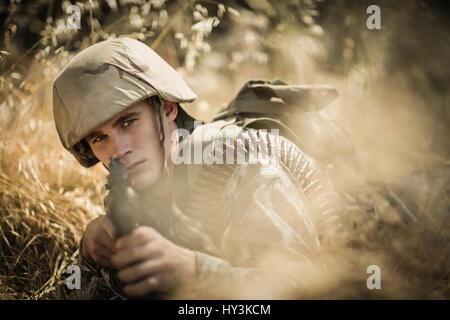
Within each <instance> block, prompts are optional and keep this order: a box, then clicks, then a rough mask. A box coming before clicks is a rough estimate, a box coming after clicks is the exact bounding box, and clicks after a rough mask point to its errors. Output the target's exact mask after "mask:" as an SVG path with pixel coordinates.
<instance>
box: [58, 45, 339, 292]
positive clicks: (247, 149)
mask: <svg viewBox="0 0 450 320" xmlns="http://www.w3.org/2000/svg"><path fill="white" fill-rule="evenodd" d="M282 86H284V87H282V88H281V89H280V88H278V89H280V90H278V91H277V93H279V94H280V95H281V98H280V99H282V100H283V99H284V100H285V102H287V104H295V103H298V102H299V101H303V102H305V101H304V98H305V94H306V93H308V92H310V91H311V88H306V87H291V89H290V90H289V86H285V85H282ZM267 88H269V89H270V90H273V87H271V84H268V85H267V84H266V89H267ZM321 89H323V90H325V92H326V93H327V94H328V93H330V92H331V91H332V90H331V89H330V88H321ZM258 90H259V91H258ZM323 90H322V91H321V92H323ZM333 90H334V89H333ZM256 91H258V92H261V90H260V89H257V90H256ZM262 92H263V93H264V90H262ZM241 93H243V92H241ZM152 96H158V97H160V98H161V99H164V100H167V101H172V102H177V103H182V102H190V101H192V100H193V99H194V98H195V95H194V94H193V93H192V91H191V90H190V89H189V88H188V87H187V85H186V84H185V83H184V82H183V81H182V79H181V78H180V77H179V76H178V75H177V74H176V72H175V71H174V70H173V69H172V68H171V67H170V66H168V65H167V64H166V63H165V62H164V61H163V60H162V59H161V58H160V57H159V56H157V55H156V53H154V52H153V51H152V50H151V49H149V48H148V47H147V46H145V45H144V44H142V43H140V42H139V41H136V40H132V39H128V38H121V39H114V40H108V41H104V42H102V43H99V44H97V45H94V46H93V47H90V48H88V49H86V50H84V51H83V52H81V53H80V54H78V55H77V56H76V57H75V58H74V59H73V60H72V61H71V62H70V63H69V64H68V66H66V68H65V69H64V70H63V71H62V72H61V73H60V75H59V76H58V78H57V79H56V80H55V83H54V115H55V122H56V127H57V130H58V134H59V136H60V138H61V141H62V143H63V145H64V147H66V148H67V149H68V150H69V151H71V152H72V153H73V154H74V155H75V157H76V158H77V159H78V160H79V162H80V163H81V164H82V165H84V166H86V167H89V166H92V165H93V164H95V163H96V162H98V160H97V159H96V158H95V156H94V155H93V154H92V151H91V150H90V148H89V146H88V145H87V143H86V142H85V141H84V140H83V138H84V137H85V136H86V135H87V134H89V133H90V132H91V131H92V130H93V129H94V128H95V127H97V126H98V125H100V124H102V123H104V122H106V121H107V120H109V119H110V118H112V117H113V116H114V115H116V114H118V113H119V112H121V111H123V110H124V109H125V108H127V107H129V106H130V105H132V104H133V103H135V102H138V101H140V100H142V99H145V98H149V97H152ZM263 96H264V99H266V100H267V98H268V96H267V95H264V94H263ZM242 97H243V98H246V97H248V96H247V95H245V94H241V95H238V96H237V98H236V100H234V102H236V101H240V102H242V99H241V98H242ZM321 97H322V98H323V95H321ZM269 98H270V97H269ZM326 98H327V99H326V100H329V99H328V97H326ZM302 99H303V100H302ZM244 102H245V99H244ZM247 102H248V101H247ZM259 102H260V101H258V102H257V105H258V104H259ZM244 105H251V104H246V103H244ZM231 106H236V103H232V104H231ZM267 106H269V104H266V107H267ZM159 111H160V112H161V108H160V109H159ZM177 124H178V127H180V128H183V129H186V130H188V131H189V132H190V133H191V135H190V137H189V139H186V140H185V141H183V142H182V144H187V145H188V146H187V147H188V148H190V149H192V150H194V149H196V148H197V147H199V145H198V144H201V146H200V148H201V150H204V147H205V145H206V144H208V143H212V142H215V141H216V140H217V139H218V138H219V137H220V138H223V139H222V140H221V141H226V143H225V144H224V148H225V149H230V150H232V153H233V154H234V153H237V152H238V151H242V150H244V156H245V157H247V158H248V157H249V156H251V154H252V152H254V151H255V150H253V149H252V148H254V147H255V146H256V148H266V149H267V150H266V153H265V155H266V156H267V157H269V158H270V157H274V156H275V157H276V159H277V161H275V162H267V161H265V160H267V159H259V161H256V163H251V164H250V163H248V161H246V162H244V163H237V162H236V161H234V160H233V161H232V162H231V163H226V162H227V161H226V159H225V152H223V151H224V150H225V149H220V148H219V149H217V148H216V149H213V151H211V152H210V153H209V154H207V157H212V158H214V159H216V160H217V159H223V161H222V162H224V164H217V163H216V164H181V165H176V166H175V186H176V187H175V190H174V202H173V203H172V204H170V206H168V207H167V211H166V213H165V214H166V217H167V219H172V218H173V220H171V221H172V222H171V223H170V224H169V226H168V227H167V228H166V230H161V229H164V228H160V229H158V228H157V227H155V226H154V225H152V223H151V222H150V221H154V220H152V214H153V212H152V211H151V210H149V212H148V216H149V220H148V223H146V222H145V221H143V223H142V224H148V225H152V226H153V227H155V228H156V229H157V230H158V231H159V232H160V233H161V234H162V235H164V236H165V237H167V238H168V239H170V240H172V241H173V242H175V243H181V244H182V245H183V246H185V247H188V248H190V249H192V250H193V251H194V252H195V254H196V270H197V279H198V280H199V281H198V282H199V283H202V282H203V280H205V281H204V282H205V283H207V282H208V280H211V279H213V280H217V281H221V280H224V279H225V281H230V282H231V283H238V282H239V281H241V280H243V279H252V280H255V279H256V280H257V281H265V280H267V279H268V278H270V277H275V278H277V279H278V280H280V279H281V278H283V277H284V276H285V275H283V273H282V272H278V273H277V272H276V270H277V268H275V267H274V268H272V271H273V272H270V271H269V270H268V269H267V268H266V269H264V268H261V266H262V265H263V264H264V263H265V261H264V259H265V258H266V257H267V256H268V255H270V254H278V255H286V256H289V257H293V258H294V259H297V260H298V261H299V262H300V261H301V263H308V262H310V261H311V260H312V259H314V258H315V257H316V256H317V253H318V252H319V251H320V238H321V237H323V236H324V235H325V231H324V230H326V227H325V226H326V225H330V224H331V225H338V222H337V220H336V219H337V218H338V216H337V212H336V208H335V203H334V201H333V196H332V189H331V187H330V184H329V182H328V181H327V179H326V178H325V177H324V176H323V174H322V173H321V170H320V168H319V166H318V165H317V163H316V162H315V161H314V160H313V159H312V158H311V157H309V156H308V155H307V154H305V153H304V152H303V151H302V150H301V149H300V148H299V147H298V146H297V145H296V144H295V143H294V142H293V141H295V139H296V138H295V135H293V133H292V131H290V130H289V128H287V127H286V126H284V125H282V124H281V122H279V121H277V120H276V119H274V118H271V117H261V116H255V115H252V114H251V113H248V112H247V113H240V114H239V113H235V112H231V111H230V109H229V110H228V111H227V112H225V113H222V114H221V115H220V116H219V117H218V118H217V119H216V120H215V121H213V122H212V123H209V124H205V125H203V126H200V127H197V128H194V125H193V124H194V118H192V117H191V116H190V115H189V114H188V113H187V112H186V111H185V110H183V108H180V113H179V116H178V117H177ZM194 129H195V130H194ZM257 129H279V130H280V134H279V135H274V134H272V133H271V132H264V131H259V130H257ZM208 132H214V133H215V134H213V135H211V134H208ZM202 133H203V134H202ZM204 133H206V134H204ZM205 136H206V137H207V138H205ZM252 141H258V143H257V144H254V143H252ZM146 199H149V197H147V196H145V195H143V196H142V201H143V202H144V203H145V201H146ZM143 207H148V206H145V204H144V206H143ZM195 233H201V234H204V235H205V236H206V237H207V238H208V240H205V241H206V242H207V241H210V242H211V244H212V245H210V246H205V245H204V244H205V241H203V238H202V239H200V240H199V241H194V240H193V241H192V243H189V239H194V237H192V238H189V234H195ZM184 235H186V238H184V239H183V236H184ZM200 238H201V237H200ZM186 239H187V240H186ZM81 251H82V250H80V253H81ZM80 258H81V260H82V264H83V265H84V266H85V267H87V269H85V270H86V271H87V270H90V271H91V272H89V271H87V274H89V275H90V276H92V275H94V276H96V277H104V278H105V279H106V280H107V281H106V282H108V281H109V280H113V277H111V273H109V271H110V270H106V272H105V269H104V268H103V271H102V268H99V266H97V265H95V263H94V262H93V261H91V260H89V259H85V258H84V257H82V255H81V254H80ZM297 260H296V261H297ZM275 275H276V276H275ZM285 280H286V281H281V282H280V285H281V286H282V287H285V286H286V285H288V284H289V285H292V286H296V285H297V283H296V282H295V281H294V280H293V278H292V277H289V276H287V277H286V279H285ZM111 282H112V285H111V288H112V289H114V288H115V286H114V282H113V281H111ZM94 289H95V288H94ZM198 293H201V292H198Z"/></svg>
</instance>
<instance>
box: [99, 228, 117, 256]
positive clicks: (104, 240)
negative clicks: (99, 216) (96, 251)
mask: <svg viewBox="0 0 450 320" xmlns="http://www.w3.org/2000/svg"><path fill="white" fill-rule="evenodd" d="M98 242H99V244H101V245H103V246H105V247H107V248H109V250H111V251H112V252H114V253H116V252H117V250H116V243H115V241H114V240H113V239H112V238H111V237H110V236H109V235H108V234H107V233H106V231H105V230H104V229H103V230H101V231H100V233H99V238H98Z"/></svg>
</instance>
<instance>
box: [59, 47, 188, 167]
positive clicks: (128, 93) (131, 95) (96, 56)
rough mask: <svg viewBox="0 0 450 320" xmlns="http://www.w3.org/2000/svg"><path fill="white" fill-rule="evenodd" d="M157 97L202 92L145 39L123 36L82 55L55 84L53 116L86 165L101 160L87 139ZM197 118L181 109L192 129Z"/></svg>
mask: <svg viewBox="0 0 450 320" xmlns="http://www.w3.org/2000/svg"><path fill="white" fill-rule="evenodd" d="M154 96H157V97H159V98H160V99H163V100H165V101H171V102H176V103H183V102H192V101H193V100H195V98H196V95H195V93H194V92H192V90H191V89H190V88H189V87H188V85H187V84H186V83H185V82H184V80H183V79H182V78H181V77H180V76H179V75H178V73H177V72H176V71H175V70H174V69H173V68H172V67H171V66H170V65H169V64H168V63H167V62H165V61H164V60H163V59H162V58H161V57H160V56H159V55H158V54H157V53H155V52H154V51H153V50H152V49H150V48H149V47H148V46H147V45H145V44H144V43H142V42H140V41H138V40H134V39H130V38H118V39H111V40H106V41H103V42H99V43H97V44H95V45H93V46H91V47H89V48H86V49H84V50H83V51H81V52H80V53H78V54H77V55H76V56H75V57H74V58H73V59H72V60H71V61H70V62H69V63H68V64H67V65H66V66H65V68H64V69H63V70H62V71H61V72H60V73H59V75H58V76H57V77H56V79H55V81H54V83H53V115H54V119H55V125H56V129H57V131H58V135H59V138H60V139H61V142H62V144H63V146H64V147H65V148H66V149H68V150H69V151H70V152H71V153H72V154H73V155H74V156H75V157H76V159H77V160H78V161H79V162H80V163H81V164H82V165H83V166H85V167H90V166H92V165H94V164H96V163H97V162H98V161H99V160H98V159H97V158H96V157H95V156H94V154H93V153H92V151H91V149H90V147H89V145H88V144H87V143H86V141H85V140H84V138H85V137H86V136H87V135H88V134H89V133H90V132H91V131H92V130H94V129H95V128H96V127H98V126H99V125H102V124H103V123H105V122H107V121H108V120H110V119H112V118H113V117H114V116H116V115H117V114H118V113H120V112H122V111H123V110H125V109H126V108H128V107H130V106H131V105H133V104H134V103H136V102H139V101H141V100H144V99H147V98H150V97H154ZM193 121H194V118H193V117H192V116H190V115H189V113H187V112H186V110H183V109H182V108H179V112H178V116H177V120H176V122H177V124H178V126H179V127H182V128H186V129H188V130H191V129H192V127H193Z"/></svg>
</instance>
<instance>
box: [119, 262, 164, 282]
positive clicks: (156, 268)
mask: <svg viewBox="0 0 450 320" xmlns="http://www.w3.org/2000/svg"><path fill="white" fill-rule="evenodd" d="M166 267H167V266H166V265H165V264H163V263H161V261H159V260H145V261H144V262H141V263H138V264H135V265H132V266H131V267H128V268H125V269H122V270H120V271H119V273H118V274H117V276H118V277H119V279H120V280H122V281H123V282H127V283H130V282H135V281H137V280H139V279H142V278H144V277H149V276H150V275H155V274H157V273H160V272H161V271H168V270H165V269H167V268H166Z"/></svg>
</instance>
